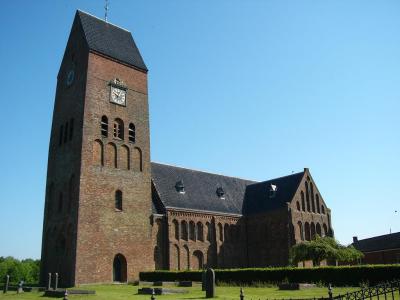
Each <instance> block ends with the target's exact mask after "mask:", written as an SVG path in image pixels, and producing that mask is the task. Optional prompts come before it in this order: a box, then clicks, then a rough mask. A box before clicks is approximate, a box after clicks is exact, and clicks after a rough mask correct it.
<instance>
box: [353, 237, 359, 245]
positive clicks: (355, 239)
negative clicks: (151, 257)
mask: <svg viewBox="0 0 400 300" xmlns="http://www.w3.org/2000/svg"><path fill="white" fill-rule="evenodd" d="M356 243H358V237H356V236H353V244H356Z"/></svg>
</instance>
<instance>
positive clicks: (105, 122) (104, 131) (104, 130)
mask: <svg viewBox="0 0 400 300" xmlns="http://www.w3.org/2000/svg"><path fill="white" fill-rule="evenodd" d="M100 129H101V135H102V136H104V137H108V118H107V117H106V116H102V117H101V126H100Z"/></svg>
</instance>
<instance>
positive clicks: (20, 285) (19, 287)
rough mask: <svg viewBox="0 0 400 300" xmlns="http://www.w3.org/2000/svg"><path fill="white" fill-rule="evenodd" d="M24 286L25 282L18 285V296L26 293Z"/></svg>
mask: <svg viewBox="0 0 400 300" xmlns="http://www.w3.org/2000/svg"><path fill="white" fill-rule="evenodd" d="M23 285H24V282H23V281H22V280H21V281H20V282H19V283H18V289H17V294H21V293H23V292H24V288H23Z"/></svg>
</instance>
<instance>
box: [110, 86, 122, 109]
mask: <svg viewBox="0 0 400 300" xmlns="http://www.w3.org/2000/svg"><path fill="white" fill-rule="evenodd" d="M110 101H111V102H113V103H116V104H119V105H125V101H126V91H124V90H121V89H119V88H117V87H114V86H112V87H111V95H110Z"/></svg>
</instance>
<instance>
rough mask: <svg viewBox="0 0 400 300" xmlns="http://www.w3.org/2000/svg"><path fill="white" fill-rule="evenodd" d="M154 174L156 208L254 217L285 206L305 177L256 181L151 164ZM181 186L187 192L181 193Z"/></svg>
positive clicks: (293, 176) (297, 175) (301, 175)
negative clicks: (272, 188)
mask: <svg viewBox="0 0 400 300" xmlns="http://www.w3.org/2000/svg"><path fill="white" fill-rule="evenodd" d="M151 172H152V175H151V176H152V180H153V186H154V190H153V202H155V205H156V206H157V207H159V205H160V204H161V205H162V206H164V208H177V209H188V210H199V211H212V212H220V213H228V214H254V213H260V212H264V211H268V210H273V209H277V208H282V207H285V206H286V202H290V201H291V200H292V198H293V196H294V194H295V192H296V190H297V187H298V186H299V184H300V181H301V179H302V177H303V174H304V172H301V173H297V174H293V175H289V176H285V177H281V178H276V179H272V180H268V181H264V182H255V181H251V180H245V179H240V178H235V177H229V176H224V175H218V174H212V173H207V172H202V171H196V170H191V169H185V168H181V167H175V166H170V165H164V164H159V163H152V164H151ZM271 184H272V185H274V186H275V187H276V192H275V194H274V197H270V193H269V188H270V187H271ZM182 186H183V189H184V192H183V191H182V192H179V190H180V189H182ZM221 188H222V190H221ZM221 191H222V194H223V195H222V196H221ZM218 194H219V195H218ZM157 211H161V209H160V208H158V209H157Z"/></svg>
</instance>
